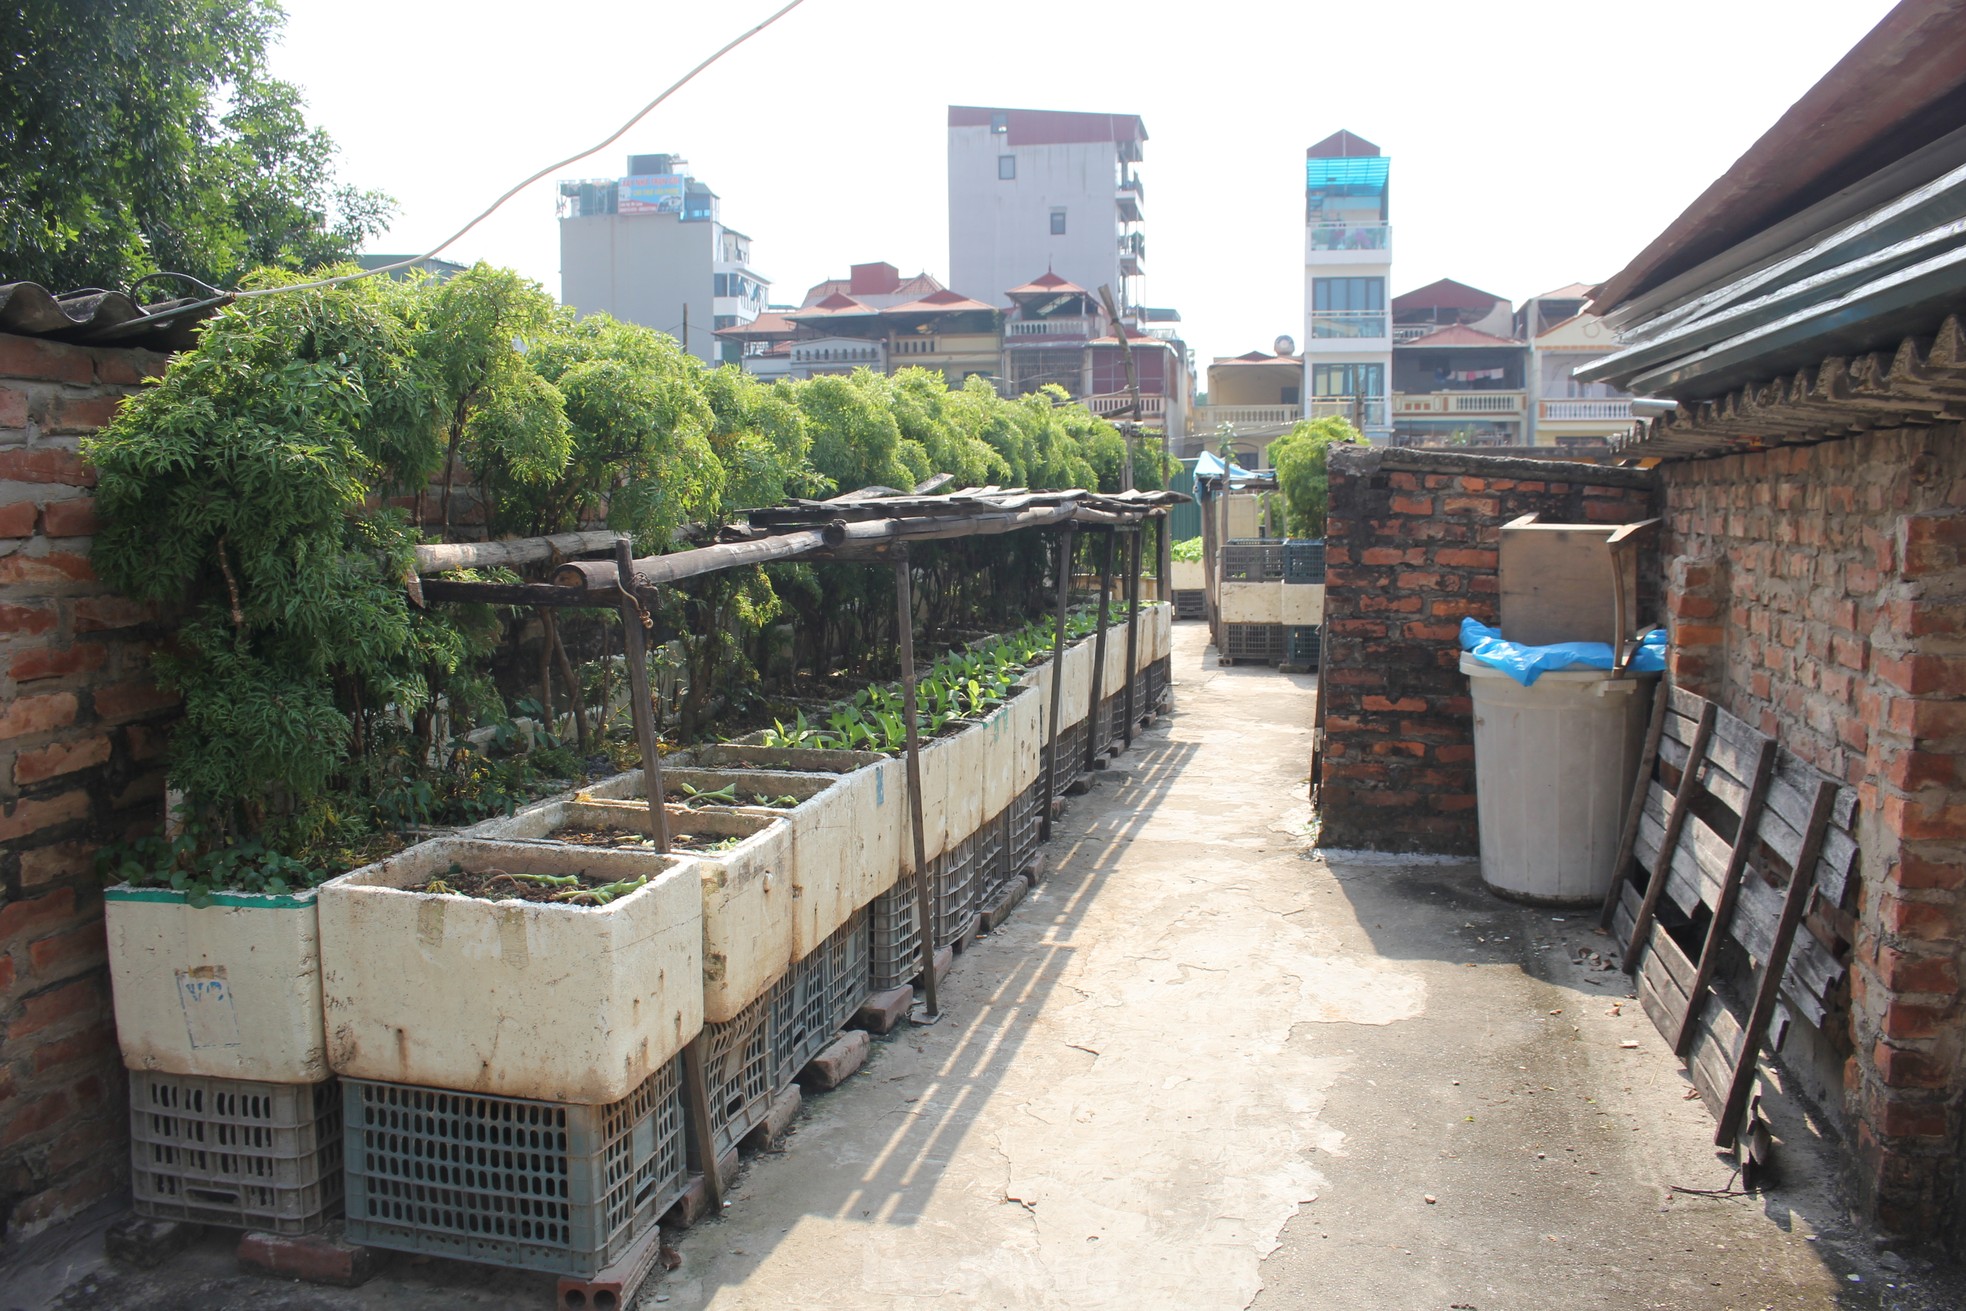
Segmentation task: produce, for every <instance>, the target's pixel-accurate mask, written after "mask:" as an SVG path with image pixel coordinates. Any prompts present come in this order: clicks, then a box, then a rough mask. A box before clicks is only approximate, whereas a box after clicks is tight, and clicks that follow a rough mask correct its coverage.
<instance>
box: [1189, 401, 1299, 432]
mask: <svg viewBox="0 0 1966 1311" xmlns="http://www.w3.org/2000/svg"><path fill="white" fill-rule="evenodd" d="M1303 416H1304V411H1303V407H1302V406H1297V405H1204V406H1201V407H1200V408H1199V409H1197V410H1196V411H1195V427H1196V430H1197V431H1200V432H1214V431H1215V430H1216V429H1217V428H1220V427H1221V426H1222V425H1223V424H1225V423H1226V424H1228V425H1229V426H1230V427H1232V428H1234V429H1235V430H1236V431H1237V432H1248V431H1250V430H1251V429H1256V428H1288V427H1290V426H1291V425H1293V424H1295V423H1296V422H1297V421H1298V420H1299V419H1301V418H1302V417H1303Z"/></svg>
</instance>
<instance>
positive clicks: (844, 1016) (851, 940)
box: [826, 906, 873, 1038]
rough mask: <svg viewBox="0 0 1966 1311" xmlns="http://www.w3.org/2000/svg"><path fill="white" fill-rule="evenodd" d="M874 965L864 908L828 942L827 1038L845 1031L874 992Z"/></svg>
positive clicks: (835, 932)
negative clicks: (868, 944) (848, 1022)
mask: <svg viewBox="0 0 1966 1311" xmlns="http://www.w3.org/2000/svg"><path fill="white" fill-rule="evenodd" d="M872 963H873V960H872V957H871V956H870V955H869V954H868V950H867V910H866V907H864V906H863V907H862V908H860V909H859V910H857V911H855V912H854V913H853V918H852V919H850V920H848V921H847V922H846V923H845V924H842V925H841V926H840V927H839V928H838V929H836V930H834V932H833V936H832V937H830V938H828V939H826V975H827V979H826V989H827V1003H826V1004H827V1010H826V1035H827V1037H828V1038H831V1037H832V1035H833V1034H835V1033H838V1032H839V1031H840V1030H841V1029H843V1028H845V1027H846V1022H847V1021H848V1020H850V1019H852V1018H853V1013H854V1012H855V1011H857V1010H859V1009H860V1005H861V1003H862V1002H864V1001H866V1000H867V996H868V994H869V993H871V992H872V991H873V988H872V987H870V986H869V985H868V979H869V977H870V969H871V966H872Z"/></svg>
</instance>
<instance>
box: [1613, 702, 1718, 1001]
mask: <svg viewBox="0 0 1966 1311" xmlns="http://www.w3.org/2000/svg"><path fill="white" fill-rule="evenodd" d="M1659 694H1660V695H1661V696H1663V695H1665V694H1666V690H1665V689H1664V688H1660V689H1659ZM1714 714H1715V711H1714V705H1713V702H1711V701H1709V702H1707V703H1706V706H1705V708H1704V709H1702V710H1701V711H1700V724H1699V727H1698V728H1696V729H1694V731H1693V741H1692V742H1691V743H1690V744H1688V746H1687V748H1686V769H1685V772H1683V773H1682V774H1680V776H1679V786H1678V787H1677V788H1676V789H1674V791H1673V798H1672V811H1671V813H1669V814H1668V815H1667V816H1666V831H1665V832H1664V833H1663V834H1661V835H1660V837H1659V862H1658V863H1659V867H1658V868H1657V869H1655V870H1653V871H1652V880H1651V882H1649V883H1647V884H1646V885H1645V900H1644V901H1643V902H1642V903H1640V905H1639V908H1638V915H1637V916H1636V917H1635V918H1634V919H1633V920H1632V936H1631V940H1630V941H1629V942H1627V943H1626V944H1625V959H1624V962H1623V963H1624V967H1625V973H1627V974H1630V973H1631V972H1632V970H1633V969H1634V968H1635V967H1636V966H1637V965H1638V948H1639V945H1640V944H1641V943H1643V942H1644V941H1645V938H1646V935H1647V934H1648V933H1650V932H1651V931H1652V917H1653V916H1654V915H1655V914H1657V913H1658V910H1659V898H1660V897H1662V896H1664V895H1665V891H1666V876H1667V875H1668V874H1670V873H1671V872H1672V855H1673V852H1674V851H1675V850H1677V849H1678V847H1679V833H1680V830H1681V829H1683V828H1685V827H1686V816H1687V815H1688V814H1690V813H1691V809H1692V801H1693V793H1694V792H1695V791H1696V790H1697V789H1698V788H1699V786H1700V766H1701V765H1704V764H1705V763H1706V761H1707V743H1709V742H1711V741H1712V740H1713V720H1714Z"/></svg>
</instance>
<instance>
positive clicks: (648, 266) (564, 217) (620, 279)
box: [559, 154, 771, 363]
mask: <svg viewBox="0 0 1966 1311" xmlns="http://www.w3.org/2000/svg"><path fill="white" fill-rule="evenodd" d="M718 211H719V207H718V201H717V194H716V192H714V191H712V190H710V188H709V187H708V186H707V185H705V184H704V183H703V182H701V181H699V180H698V179H696V178H694V177H692V176H691V175H690V172H689V162H688V161H687V160H685V159H683V158H682V157H681V156H680V155H673V154H654V155H630V156H629V157H628V172H627V175H626V176H623V177H619V178H588V179H579V180H571V181H563V182H561V183H560V195H559V216H560V301H561V303H562V304H565V305H567V306H569V307H571V308H572V309H574V310H575V311H576V312H578V313H580V314H597V313H605V314H611V315H613V316H614V317H615V318H617V319H622V320H625V321H627V322H629V323H640V324H642V325H644V326H646V327H650V328H655V329H657V330H658V331H661V332H666V333H669V334H670V335H671V336H674V337H676V338H677V339H678V340H680V341H682V343H683V346H684V348H685V349H686V350H688V351H689V352H690V353H691V354H693V355H695V356H697V357H698V358H699V359H702V360H703V361H704V362H706V363H715V362H717V360H718V359H719V358H720V356H721V354H722V350H723V347H722V345H721V343H720V342H719V340H718V338H717V336H716V333H717V331H718V330H719V329H726V328H732V327H737V326H739V325H742V324H747V323H750V322H752V321H753V320H755V319H756V318H757V317H758V316H759V315H760V314H762V313H763V312H764V310H765V305H766V302H767V300H768V299H769V297H770V291H771V282H770V279H768V278H765V277H763V276H762V275H760V274H759V273H757V272H756V271H755V270H754V269H752V267H751V239H750V238H749V237H747V236H745V235H744V234H743V233H742V232H739V231H737V230H736V229H735V228H731V227H728V226H726V225H725V224H724V223H723V221H722V219H721V217H720V215H719V212H718Z"/></svg>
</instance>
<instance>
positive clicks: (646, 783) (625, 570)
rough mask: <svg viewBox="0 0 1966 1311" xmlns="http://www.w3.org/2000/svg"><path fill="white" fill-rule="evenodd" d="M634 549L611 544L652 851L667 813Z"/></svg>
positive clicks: (664, 844) (663, 836)
mask: <svg viewBox="0 0 1966 1311" xmlns="http://www.w3.org/2000/svg"><path fill="white" fill-rule="evenodd" d="M634 558H635V553H634V549H633V548H632V547H631V546H630V544H629V540H628V538H626V537H622V538H621V539H620V540H618V541H616V542H615V544H614V562H615V565H616V567H617V568H618V569H619V571H620V574H621V639H622V640H621V646H622V651H623V653H624V654H625V655H626V656H627V659H628V695H629V696H630V697H632V698H633V699H634V713H635V739H636V741H638V742H640V743H641V746H642V786H643V788H644V790H646V791H647V793H648V802H649V823H650V826H651V827H652V828H653V830H654V833H655V849H656V850H657V851H667V850H669V812H668V811H667V810H666V809H665V808H664V807H663V804H662V755H661V753H660V752H659V751H657V750H656V745H655V703H654V701H653V700H652V699H651V698H650V697H649V669H648V637H647V634H645V633H644V632H643V631H642V603H641V600H640V598H638V597H637V596H636V595H635V570H634V564H633V561H634Z"/></svg>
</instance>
